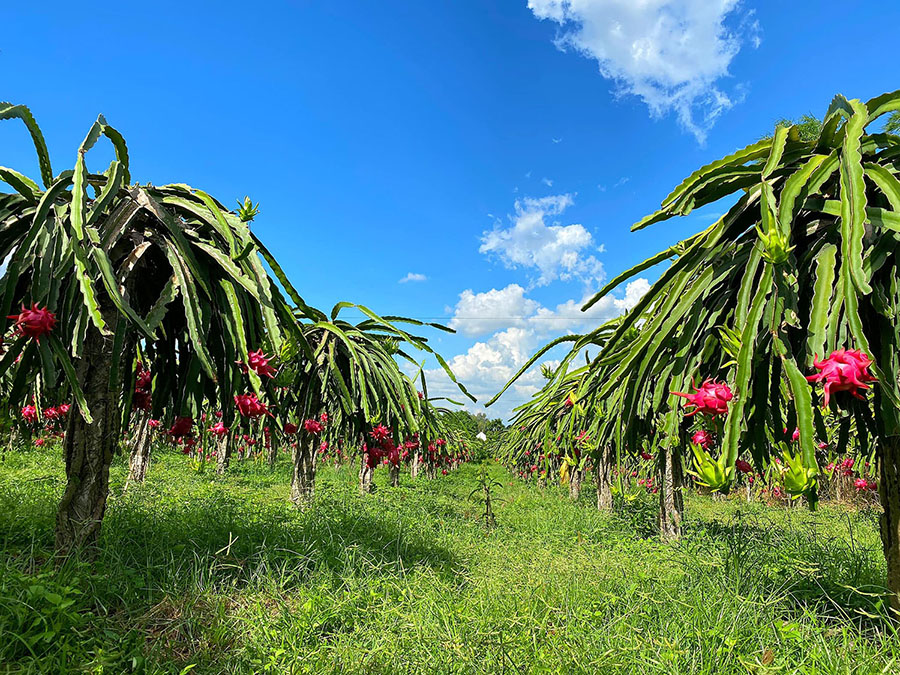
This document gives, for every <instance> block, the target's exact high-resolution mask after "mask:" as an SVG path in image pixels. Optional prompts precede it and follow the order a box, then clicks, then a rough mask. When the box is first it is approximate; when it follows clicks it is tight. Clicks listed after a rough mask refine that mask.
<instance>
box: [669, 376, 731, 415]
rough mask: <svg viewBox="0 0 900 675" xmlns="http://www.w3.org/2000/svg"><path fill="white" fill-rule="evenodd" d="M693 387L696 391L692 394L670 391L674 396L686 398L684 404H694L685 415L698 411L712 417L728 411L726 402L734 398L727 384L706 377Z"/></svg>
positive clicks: (694, 413)
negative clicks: (697, 385)
mask: <svg viewBox="0 0 900 675" xmlns="http://www.w3.org/2000/svg"><path fill="white" fill-rule="evenodd" d="M694 388H695V389H696V390H697V391H696V393H693V394H686V393H682V392H679V391H673V392H672V394H674V395H675V396H682V397H684V398H686V399H687V400H688V402H687V404H686V405H691V406H694V409H693V410H692V411H691V412H689V413H688V414H687V415H686V417H691V416H692V415H696V414H697V413H698V412H699V413H703V414H704V415H710V416H712V417H716V416H718V415H725V414H727V413H728V402H729V401H730V400H731V399H733V398H734V394H733V393H732V392H731V389H730V388H729V386H728V385H727V384H725V383H724V382H716V381H715V380H712V379H707V380H704V381H703V384H701V385H700V386H699V387H696V386H695V387H694Z"/></svg>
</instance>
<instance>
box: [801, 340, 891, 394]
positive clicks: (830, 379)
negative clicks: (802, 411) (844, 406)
mask: <svg viewBox="0 0 900 675" xmlns="http://www.w3.org/2000/svg"><path fill="white" fill-rule="evenodd" d="M813 365H814V366H815V367H816V368H817V369H818V370H819V372H818V373H816V374H815V375H809V376H807V378H806V379H807V380H809V381H810V382H822V381H824V382H825V401H824V407H826V408H827V407H828V402H829V401H830V400H831V395H832V394H834V393H835V392H838V391H849V392H850V394H852V395H853V396H854V397H856V398H858V399H861V400H865V397H864V396H862V394H860V393H859V390H860V389H868V388H869V385H868V384H866V383H867V382H874V381H875V376H874V375H872V374H871V373H870V372H869V366H871V365H872V359H870V358H869V357H868V356H867V355H866V354H864V353H863V352H862V351H860V350H859V349H837V350H835V351H833V352H831V356H829V357H828V358H827V359H822V360H821V361H819V360H818V358H815V359H813Z"/></svg>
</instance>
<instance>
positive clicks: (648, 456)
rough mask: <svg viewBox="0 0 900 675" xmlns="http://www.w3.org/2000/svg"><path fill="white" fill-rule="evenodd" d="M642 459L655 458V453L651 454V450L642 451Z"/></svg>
mask: <svg viewBox="0 0 900 675" xmlns="http://www.w3.org/2000/svg"><path fill="white" fill-rule="evenodd" d="M641 459H646V460H647V461H649V460H651V459H653V455H651V454H650V453H649V452H642V453H641Z"/></svg>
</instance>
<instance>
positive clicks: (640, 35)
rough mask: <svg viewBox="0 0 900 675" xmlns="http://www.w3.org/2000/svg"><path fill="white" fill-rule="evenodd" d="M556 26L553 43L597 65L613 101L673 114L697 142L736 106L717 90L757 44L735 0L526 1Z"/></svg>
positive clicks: (754, 27) (749, 17)
mask: <svg viewBox="0 0 900 675" xmlns="http://www.w3.org/2000/svg"><path fill="white" fill-rule="evenodd" d="M528 7H529V9H531V11H532V12H533V13H534V15H535V16H536V17H537V18H539V19H547V20H550V21H554V22H555V23H557V24H559V26H560V34H559V35H558V37H557V40H556V44H557V46H558V47H559V48H561V49H566V48H571V49H574V50H575V51H577V52H579V53H581V54H582V55H584V56H586V57H588V58H592V59H594V60H596V61H597V63H598V65H599V67H600V73H601V74H602V75H603V77H605V78H607V79H609V80H612V81H613V82H615V84H616V87H617V89H616V93H617V94H618V95H635V96H638V97H640V98H641V99H642V100H643V101H644V103H646V104H647V106H648V107H649V108H650V113H651V115H652V116H653V117H660V116H662V115H665V114H668V113H670V112H674V113H676V114H677V116H678V119H679V121H680V123H681V124H682V126H683V127H684V128H685V129H687V130H688V131H690V132H691V133H692V134H694V136H695V137H696V138H697V140H698V141H700V142H701V143H703V142H704V141H705V139H706V134H707V132H708V131H709V129H710V128H711V127H712V126H713V124H715V122H716V119H717V118H718V117H719V116H720V115H721V114H722V113H723V112H724V111H725V110H727V109H728V108H730V107H732V106H733V105H734V104H735V102H736V100H735V99H736V97H735V94H734V93H728V92H726V91H725V90H724V88H722V87H721V85H720V84H719V83H720V81H721V80H722V79H723V78H726V77H728V75H729V73H728V67H729V65H730V64H731V62H732V60H733V59H734V57H735V56H736V55H737V54H738V52H739V51H740V49H741V46H742V43H743V41H744V40H748V41H749V42H750V43H751V44H753V46H754V47H758V46H759V43H760V37H759V33H760V30H759V23H758V22H757V21H756V20H755V19H754V18H753V12H752V11H750V12H742V11H741V3H740V0H528Z"/></svg>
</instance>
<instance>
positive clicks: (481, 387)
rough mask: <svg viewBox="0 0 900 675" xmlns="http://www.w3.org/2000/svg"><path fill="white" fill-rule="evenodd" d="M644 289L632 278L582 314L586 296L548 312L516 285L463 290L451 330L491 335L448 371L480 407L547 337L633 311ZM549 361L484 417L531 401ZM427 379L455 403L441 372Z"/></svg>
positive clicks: (643, 282) (646, 284) (518, 383)
mask: <svg viewBox="0 0 900 675" xmlns="http://www.w3.org/2000/svg"><path fill="white" fill-rule="evenodd" d="M649 288H650V283H649V282H648V281H647V280H646V279H644V278H638V279H635V280H633V281H631V282H630V283H628V284H627V285H626V287H625V293H624V294H623V295H621V296H613V295H608V296H606V297H605V298H603V299H602V300H600V301H599V302H598V303H596V304H595V305H594V306H593V307H591V309H589V310H588V311H587V312H582V311H581V307H582V305H583V304H584V302H586V301H587V300H588V299H589V298H590V296H591V294H586V295H585V297H583V298H582V299H581V300H578V301H576V300H568V301H566V302H564V303H561V304H559V305H557V306H556V308H555V309H549V308H546V307H543V306H541V305H540V303H538V302H536V301H534V300H531V299H530V298H528V297H526V293H525V291H524V289H523V288H522V287H521V286H519V285H517V284H512V285H510V286H507V287H506V288H503V289H501V290H496V289H492V290H490V291H488V292H486V293H473V292H472V291H471V290H468V291H464V292H463V293H461V294H460V301H459V303H457V306H456V310H455V314H454V317H453V319H452V320H451V321H450V325H451V327H454V328H456V329H458V330H459V331H460V332H461V333H463V334H465V335H470V336H474V335H487V334H488V333H490V332H491V331H495V332H493V334H491V335H490V336H489V337H487V338H486V339H483V340H480V341H478V342H476V343H475V344H474V345H472V346H471V347H469V349H468V350H466V351H465V352H463V353H462V354H457V355H456V356H454V357H453V358H452V359H450V360H449V364H450V367H451V368H452V369H453V372H454V373H455V374H456V376H457V378H458V379H459V380H460V381H461V382H462V383H463V384H465V386H466V387H467V388H468V389H469V391H470V392H471V393H472V394H473V395H474V396H476V397H477V398H478V400H479V402H480V403H484V402H485V401H487V400H488V399H490V398H491V397H492V396H493V395H494V394H496V393H497V392H498V391H500V389H501V388H502V387H503V385H505V384H506V383H507V382H508V381H509V379H510V378H511V377H512V376H513V375H515V374H516V373H517V372H518V370H519V369H520V368H521V367H522V366H523V365H524V364H525V362H526V361H527V360H528V359H529V358H530V357H531V355H532V354H534V352H535V351H536V350H537V349H538V348H539V347H540V346H541V345H542V344H544V343H546V342H547V340H548V339H549V338H550V337H553V336H557V335H561V334H567V333H582V332H587V331H588V330H591V329H593V328H596V327H597V326H599V325H600V324H602V323H604V322H606V321H608V320H609V319H612V318H614V317H616V316H618V315H620V314H622V313H623V312H625V311H627V310H629V309H631V308H632V307H634V306H635V304H637V302H638V300H640V298H641V296H643V295H644V293H646V292H647V290H648V289H649ZM502 312H508V313H509V314H508V315H507V316H508V317H509V318H508V319H507V320H506V321H505V322H504V321H502V318H501V317H502V314H501V313H502ZM501 328H502V329H501ZM565 350H566V347H560V348H559V349H558V350H557V351H560V352H564V351H565ZM559 355H560V354H556V356H559ZM553 356H554V354H552V353H551V354H548V355H547V359H546V360H544V361H542V362H540V363H536V364H535V365H534V366H533V367H532V368H531V369H530V370H529V371H528V372H527V373H526V374H525V375H523V376H522V377H521V378H520V379H519V380H517V381H516V384H515V385H514V386H513V387H511V388H510V390H509V391H508V392H507V393H506V394H504V396H503V398H502V399H501V400H500V401H498V403H497V404H496V405H495V406H492V407H491V408H489V409H488V411H487V412H488V414H489V415H491V416H501V417H504V418H506V417H508V416H509V414H510V412H511V410H512V409H513V408H514V407H516V406H517V405H519V404H520V403H522V402H524V401H525V400H527V399H528V398H530V397H531V395H532V394H534V393H535V392H536V391H537V390H538V389H539V388H540V387H541V385H542V384H543V381H544V380H543V377H542V376H541V367H540V366H541V365H542V364H545V363H546V364H548V365H550V366H552V367H556V366H557V365H559V361H558V360H554V359H553ZM426 377H427V378H428V387H429V394H430V395H431V396H448V397H450V398H454V399H457V400H458V399H459V393H458V391H454V390H455V387H456V385H454V384H453V383H452V382H450V380H449V378H447V376H446V375H445V374H444V372H443V370H441V369H439V368H437V369H433V370H428V371H426ZM469 408H470V409H472V410H481V409H482V407H481V405H475V404H472V405H470V406H469Z"/></svg>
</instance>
